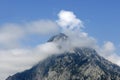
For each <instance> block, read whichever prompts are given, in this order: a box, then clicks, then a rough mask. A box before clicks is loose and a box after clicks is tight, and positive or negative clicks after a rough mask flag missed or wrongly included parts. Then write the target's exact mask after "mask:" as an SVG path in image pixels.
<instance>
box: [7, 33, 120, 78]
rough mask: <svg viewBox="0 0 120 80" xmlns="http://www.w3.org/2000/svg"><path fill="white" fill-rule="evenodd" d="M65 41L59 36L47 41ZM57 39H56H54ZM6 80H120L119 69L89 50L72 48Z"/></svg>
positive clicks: (63, 37)
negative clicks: (71, 50)
mask: <svg viewBox="0 0 120 80" xmlns="http://www.w3.org/2000/svg"><path fill="white" fill-rule="evenodd" d="M61 35H62V39H64V40H65V39H66V38H67V36H65V35H63V34H60V35H57V36H55V37H53V38H51V39H50V40H49V41H54V40H57V39H61V38H60V37H61ZM56 37H57V38H56ZM6 80H120V67H119V66H117V65H115V64H113V63H111V62H109V61H108V60H106V59H104V58H103V57H101V56H99V55H98V54H97V52H96V51H95V50H94V49H91V48H74V49H73V52H65V53H62V54H59V55H52V56H50V57H48V58H47V59H45V60H43V61H41V62H39V63H38V64H37V65H35V66H33V67H32V68H31V69H30V70H26V71H24V72H21V73H17V74H15V75H13V76H10V77H8V78H7V79H6Z"/></svg>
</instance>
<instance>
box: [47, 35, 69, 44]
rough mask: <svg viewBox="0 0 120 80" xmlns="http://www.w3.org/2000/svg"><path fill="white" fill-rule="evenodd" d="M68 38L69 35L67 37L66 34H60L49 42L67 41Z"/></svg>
mask: <svg viewBox="0 0 120 80" xmlns="http://www.w3.org/2000/svg"><path fill="white" fill-rule="evenodd" d="M67 38H68V36H67V35H65V34H64V33H59V34H57V35H55V36H53V37H51V38H50V39H49V40H48V42H56V41H59V40H66V39H67Z"/></svg>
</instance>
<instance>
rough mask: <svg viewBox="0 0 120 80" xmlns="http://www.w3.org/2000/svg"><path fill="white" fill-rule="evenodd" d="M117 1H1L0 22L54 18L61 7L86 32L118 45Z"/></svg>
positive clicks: (119, 41)
mask: <svg viewBox="0 0 120 80" xmlns="http://www.w3.org/2000/svg"><path fill="white" fill-rule="evenodd" d="M119 4H120V1H119V0H114V1H113V0H111V1H110V0H99V1H98V0H87V1H86V0H76V1H70V0H58V1H56V0H35V1H33V0H19V1H18V0H1V1H0V18H1V20H0V24H1V25H2V24H4V23H11V22H12V23H22V22H26V21H33V20H39V19H52V20H56V19H57V16H56V15H57V13H58V12H59V11H60V10H62V9H64V10H70V11H73V12H74V13H75V14H76V15H77V17H78V18H80V19H82V20H83V21H84V24H85V27H86V28H85V29H84V30H85V31H86V32H88V33H89V34H90V35H91V36H94V37H95V38H97V39H98V41H99V43H102V42H103V41H107V40H110V41H113V42H114V43H115V44H116V45H118V44H120V37H119V34H120V31H119V30H120V27H119V26H120V23H119V21H120V15H119V14H120V9H119V7H120V5H119Z"/></svg>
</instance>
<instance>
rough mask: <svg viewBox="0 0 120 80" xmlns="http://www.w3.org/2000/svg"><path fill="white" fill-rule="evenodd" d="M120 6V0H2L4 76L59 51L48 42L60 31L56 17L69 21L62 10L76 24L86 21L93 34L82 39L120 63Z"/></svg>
mask: <svg viewBox="0 0 120 80" xmlns="http://www.w3.org/2000/svg"><path fill="white" fill-rule="evenodd" d="M119 8H120V0H74V1H73V0H0V63H1V65H0V74H1V75H0V79H3V80H4V79H5V78H6V77H8V76H9V75H12V74H15V73H16V72H19V71H23V70H25V69H28V68H30V67H31V66H33V64H35V63H37V62H38V61H39V60H42V59H44V58H45V57H46V56H48V55H50V54H51V53H52V52H53V51H55V52H56V45H55V44H53V43H49V42H48V43H45V42H46V41H47V40H48V39H49V38H50V37H51V36H52V35H54V33H55V34H57V33H58V32H60V30H61V29H60V27H59V28H58V25H56V20H58V22H60V20H61V19H62V18H63V21H66V18H65V16H63V17H62V18H60V15H59V16H58V14H60V12H61V13H64V14H68V13H69V15H70V16H71V15H72V16H71V17H72V18H73V19H74V20H71V21H72V23H74V21H75V24H76V21H78V23H80V21H83V24H84V26H85V28H84V29H82V30H83V32H85V33H88V35H89V36H87V37H86V36H85V35H84V39H83V41H82V42H84V41H85V44H86V43H88V45H90V44H93V45H92V46H94V45H95V47H96V49H98V52H99V53H102V54H101V55H102V56H103V57H105V58H107V59H108V60H110V61H112V62H114V63H116V64H118V65H120V56H119V54H120V50H119V49H120V36H119V34H120V9H119ZM74 16H77V18H76V17H74ZM68 24H69V23H68ZM76 25H77V24H76ZM48 26H49V27H48ZM49 33H51V34H49ZM45 34H46V35H45ZM91 36H92V37H93V38H94V39H95V40H94V39H91ZM81 40H82V39H81ZM81 40H80V41H81ZM80 41H79V40H78V42H80ZM96 41H97V44H96ZM73 43H74V40H73ZM98 44H99V45H98ZM63 46H64V45H63ZM14 69H15V70H14ZM3 72H4V73H3Z"/></svg>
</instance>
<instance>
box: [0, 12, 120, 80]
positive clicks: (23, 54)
mask: <svg viewBox="0 0 120 80" xmlns="http://www.w3.org/2000/svg"><path fill="white" fill-rule="evenodd" d="M58 26H59V27H58ZM59 28H61V29H62V32H64V33H65V34H66V35H68V36H69V39H68V40H67V41H65V42H64V41H58V42H46V43H44V44H38V45H36V46H35V47H33V48H25V47H26V46H25V45H24V48H22V47H21V43H20V41H21V40H22V39H25V38H26V37H27V36H30V35H48V34H53V33H57V32H58V31H59ZM82 28H83V22H82V20H80V19H78V18H77V17H76V15H75V14H74V13H73V12H71V11H66V10H61V11H60V12H59V13H58V20H56V21H51V20H38V21H32V22H27V23H23V24H15V23H9V24H4V25H2V26H1V27H0V63H1V65H0V74H1V75H0V79H2V80H4V79H5V78H6V77H8V76H9V75H12V74H15V73H16V72H20V71H23V70H25V69H28V68H30V67H32V66H33V65H34V64H36V63H37V62H39V61H40V60H43V59H44V58H46V57H47V56H49V55H51V54H56V53H57V54H59V53H63V52H64V51H72V48H73V47H91V48H94V49H96V50H97V52H98V53H99V54H100V55H101V56H103V57H105V58H107V59H109V60H110V61H112V62H114V63H116V64H118V65H120V56H118V55H117V54H116V53H115V50H116V47H115V45H114V43H112V42H110V41H107V42H105V43H104V44H103V45H102V46H99V45H98V44H97V40H96V39H95V38H94V37H92V36H89V34H88V33H86V32H84V31H82V30H81V29H82ZM61 29H60V30H61ZM59 46H61V48H59Z"/></svg>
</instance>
